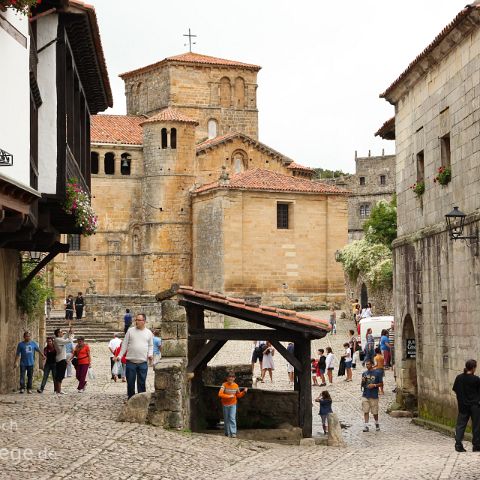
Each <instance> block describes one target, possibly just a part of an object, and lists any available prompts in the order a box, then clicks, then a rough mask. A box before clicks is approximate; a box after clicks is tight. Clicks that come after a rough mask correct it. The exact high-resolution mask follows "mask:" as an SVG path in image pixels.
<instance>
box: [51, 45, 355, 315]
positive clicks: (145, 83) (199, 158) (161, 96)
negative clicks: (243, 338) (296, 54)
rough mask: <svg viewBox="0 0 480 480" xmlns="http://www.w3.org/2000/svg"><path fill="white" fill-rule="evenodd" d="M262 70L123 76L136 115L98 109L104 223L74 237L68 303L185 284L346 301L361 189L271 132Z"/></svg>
mask: <svg viewBox="0 0 480 480" xmlns="http://www.w3.org/2000/svg"><path fill="white" fill-rule="evenodd" d="M259 70H260V67H258V66H256V65H250V64H245V63H241V62H235V61H230V60H224V59H219V58H214V57H208V56H205V55H199V54H195V53H186V54H183V55H179V56H175V57H169V58H166V59H165V60H163V61H161V62H158V63H156V64H153V65H149V66H147V67H143V68H140V69H137V70H134V71H131V72H127V73H124V74H122V75H121V77H122V79H123V80H124V82H125V92H126V101H127V114H126V115H98V116H93V117H92V129H91V144H92V148H91V149H92V157H91V172H92V205H93V207H94V209H95V211H96V212H97V214H98V216H99V229H98V232H97V234H96V235H94V236H92V237H88V238H85V237H81V238H80V237H74V236H72V237H70V244H71V251H70V253H68V254H66V255H65V256H64V258H63V263H62V262H60V263H58V262H57V266H58V268H57V276H56V278H57V281H56V287H57V288H56V294H57V297H58V296H61V295H64V294H65V293H67V290H68V291H69V292H71V291H73V292H76V291H77V290H78V291H86V290H87V291H88V290H89V291H90V292H91V293H93V292H95V293H97V294H98V295H103V296H118V295H135V294H138V295H151V294H155V293H156V292H158V291H161V290H163V289H165V288H168V287H170V285H171V284H172V283H180V284H187V285H194V286H195V287H197V288H203V289H206V290H210V291H211V290H215V291H220V292H223V293H226V294H228V295H235V296H242V297H258V298H259V299H260V300H261V301H262V302H265V303H270V304H275V305H286V306H290V307H291V306H297V305H298V306H301V305H311V306H315V305H320V304H324V303H326V302H341V301H342V300H343V298H344V295H345V294H344V279H343V273H342V269H341V266H340V264H338V263H336V262H335V251H336V250H339V249H341V248H342V247H343V246H344V245H345V244H346V243H347V233H348V219H347V216H348V212H347V196H348V192H347V191H345V190H342V189H341V188H339V187H336V186H330V185H325V184H321V183H319V182H314V181H312V176H313V173H314V172H313V169H310V168H308V167H303V166H301V165H299V164H297V163H296V162H294V161H293V160H292V159H290V158H288V157H286V156H284V155H282V154H281V153H279V152H277V151H276V150H274V149H272V148H270V147H269V146H267V145H265V144H263V143H261V142H260V141H259V140H258V110H257V100H256V92H257V73H258V71H259ZM60 272H61V273H60ZM127 306H128V305H127Z"/></svg>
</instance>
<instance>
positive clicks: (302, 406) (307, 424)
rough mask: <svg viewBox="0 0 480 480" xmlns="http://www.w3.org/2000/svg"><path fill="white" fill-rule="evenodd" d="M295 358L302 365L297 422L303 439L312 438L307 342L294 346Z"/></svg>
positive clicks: (308, 345) (310, 385) (310, 379)
mask: <svg viewBox="0 0 480 480" xmlns="http://www.w3.org/2000/svg"><path fill="white" fill-rule="evenodd" d="M295 356H296V357H297V358H298V360H299V361H300V363H301V365H302V371H301V372H298V377H299V378H298V387H299V395H298V421H299V426H300V427H301V428H302V434H303V437H304V438H310V437H311V436H312V378H311V377H312V375H311V372H310V360H311V358H310V341H309V340H304V341H303V342H298V343H296V344H295ZM295 374H297V372H295Z"/></svg>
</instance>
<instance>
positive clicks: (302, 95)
mask: <svg viewBox="0 0 480 480" xmlns="http://www.w3.org/2000/svg"><path fill="white" fill-rule="evenodd" d="M88 3H91V4H93V5H94V6H95V9H96V12H97V17H98V22H99V26H100V34H101V37H102V44H103V48H104V53H105V57H106V61H107V67H108V71H109V75H110V82H111V85H112V90H113V98H114V107H113V109H109V110H108V111H107V112H105V113H115V114H123V113H125V95H124V85H123V81H122V80H121V79H120V78H118V75H119V74H120V73H123V72H127V71H129V70H132V69H135V68H138V67H142V66H145V65H149V64H151V63H154V62H157V61H160V60H162V59H164V58H165V57H169V56H172V55H178V54H180V53H184V52H186V51H188V45H187V46H185V37H183V34H185V33H187V32H188V29H189V28H191V30H192V33H193V34H196V35H197V38H196V45H193V48H192V50H193V51H194V52H197V53H201V54H204V55H212V56H216V57H221V58H226V59H230V60H238V61H242V62H246V63H254V64H257V65H261V66H262V69H261V70H260V72H259V75H258V85H259V87H258V91H257V92H258V101H257V104H258V109H259V139H260V141H261V142H263V143H265V144H267V145H269V146H270V147H272V148H274V149H275V150H278V151H280V152H281V153H283V154H284V155H286V156H288V157H290V158H292V159H294V160H295V161H296V162H298V163H301V164H303V165H307V166H310V167H322V168H328V169H341V170H343V171H345V172H354V171H355V161H354V158H355V151H357V152H358V156H367V155H368V152H369V151H371V154H372V155H379V154H381V152H382V149H384V150H385V153H394V150H395V145H394V141H386V140H381V139H379V138H378V137H375V136H374V134H375V132H376V131H377V130H378V128H379V127H380V126H381V125H382V124H383V123H384V122H385V121H386V120H388V119H389V118H391V117H392V116H393V114H394V107H393V106H392V105H390V104H389V103H388V102H386V101H385V100H384V99H380V98H379V94H380V93H382V92H383V91H385V90H386V88H387V87H388V86H389V85H390V84H391V83H393V81H394V80H395V79H396V78H397V77H398V76H399V75H400V74H401V73H402V72H403V71H404V70H405V69H406V67H407V66H408V64H409V63H410V62H411V61H412V60H413V59H414V58H415V57H416V56H417V55H418V54H419V53H420V52H421V51H422V50H423V49H424V48H425V47H426V46H427V45H428V44H429V43H430V42H431V41H432V40H433V39H434V38H435V36H436V35H437V34H438V33H440V31H441V30H442V29H443V28H444V27H445V25H447V24H448V23H450V22H451V21H452V20H453V18H454V17H455V16H456V15H457V13H458V12H460V11H461V10H462V9H463V8H464V6H465V5H466V3H467V0H402V1H401V2H399V1H398V0H364V1H358V0H357V1H353V0H343V1H339V0H296V1H295V2H293V1H291V0H289V1H287V0H242V1H239V2H230V1H226V0H182V1H165V0H142V1H141V2H140V1H136V2H132V1H131V0H128V1H127V0H90V1H89V2H88ZM134 5H135V6H136V7H135V8H134Z"/></svg>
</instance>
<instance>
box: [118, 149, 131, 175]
mask: <svg viewBox="0 0 480 480" xmlns="http://www.w3.org/2000/svg"><path fill="white" fill-rule="evenodd" d="M120 158H121V160H120V173H121V174H122V175H130V170H131V164H132V156H131V155H130V154H129V153H122V155H121V157H120Z"/></svg>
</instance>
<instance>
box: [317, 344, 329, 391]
mask: <svg viewBox="0 0 480 480" xmlns="http://www.w3.org/2000/svg"><path fill="white" fill-rule="evenodd" d="M324 353H325V350H324V349H323V348H319V349H318V363H317V367H318V372H317V376H319V377H320V380H321V381H322V383H321V384H320V386H321V387H325V386H326V385H327V382H326V381H325V372H326V371H327V357H326V356H325V355H324Z"/></svg>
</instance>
